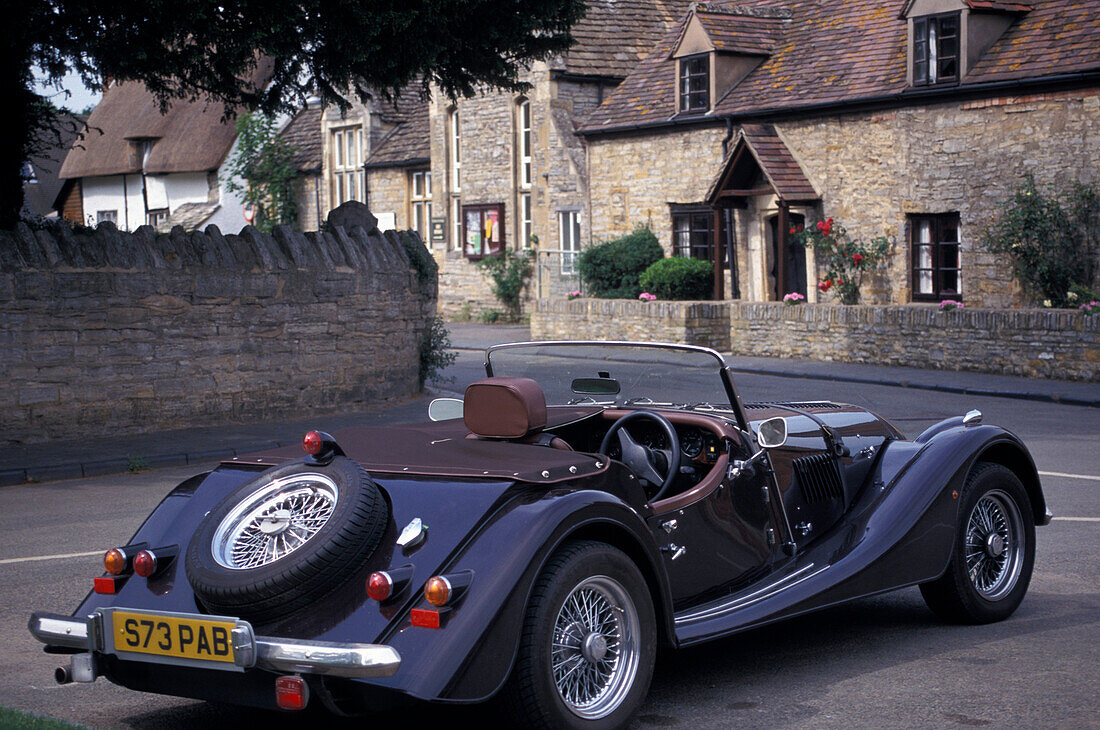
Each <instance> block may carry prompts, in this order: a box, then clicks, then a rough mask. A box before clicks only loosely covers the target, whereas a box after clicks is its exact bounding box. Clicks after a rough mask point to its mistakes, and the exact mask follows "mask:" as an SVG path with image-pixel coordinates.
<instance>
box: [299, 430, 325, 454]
mask: <svg viewBox="0 0 1100 730" xmlns="http://www.w3.org/2000/svg"><path fill="white" fill-rule="evenodd" d="M321 441H322V439H321V434H320V433H318V432H317V431H310V432H309V433H307V434H306V435H305V438H303V439H302V448H303V449H305V451H306V453H307V454H312V455H314V456H316V455H317V454H318V452H320V451H321Z"/></svg>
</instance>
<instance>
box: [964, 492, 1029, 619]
mask: <svg viewBox="0 0 1100 730" xmlns="http://www.w3.org/2000/svg"><path fill="white" fill-rule="evenodd" d="M1023 535H1024V529H1023V519H1022V518H1021V517H1020V510H1019V509H1018V508H1017V507H1016V502H1015V501H1013V499H1012V498H1011V497H1010V496H1008V495H1007V494H1006V493H1004V492H1002V491H1001V490H999V489H995V490H992V491H989V492H987V493H986V494H984V495H982V498H981V499H979V500H978V503H977V504H976V505H974V509H973V510H971V512H970V518H969V519H968V520H967V523H966V569H967V572H968V574H969V575H970V582H971V583H972V584H973V586H974V588H975V590H977V591H978V594H979V595H981V597H982V598H985V599H986V600H988V601H996V600H999V599H1001V598H1004V596H1005V595H1007V594H1008V593H1009V592H1010V591H1011V590H1012V589H1013V588H1014V587H1015V586H1016V581H1017V579H1018V578H1019V577H1020V569H1021V567H1022V565H1023V550H1024V545H1023Z"/></svg>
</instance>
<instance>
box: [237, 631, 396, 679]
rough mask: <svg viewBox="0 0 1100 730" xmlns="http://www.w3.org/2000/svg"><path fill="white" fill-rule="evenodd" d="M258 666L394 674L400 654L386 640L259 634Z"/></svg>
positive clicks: (357, 675) (333, 674)
mask: <svg viewBox="0 0 1100 730" xmlns="http://www.w3.org/2000/svg"><path fill="white" fill-rule="evenodd" d="M256 666H258V667H262V668H264V669H270V670H272V671H276V672H300V673H303V674H323V675H326V676H330V677H354V678H357V679H361V678H366V677H392V676H393V675H394V674H395V673H396V672H397V670H398V669H400V668H401V655H400V654H398V653H397V650H396V649H394V648H393V647H390V646H386V645H384V644H342V643H339V644H338V643H335V642H330V641H299V640H297V639H275V638H271V637H267V636H257V637H256Z"/></svg>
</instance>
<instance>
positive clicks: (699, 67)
mask: <svg viewBox="0 0 1100 730" xmlns="http://www.w3.org/2000/svg"><path fill="white" fill-rule="evenodd" d="M709 108H710V58H709V57H708V56H707V55H706V54H703V55H701V56H688V57H687V58H681V59H680V111H681V112H702V111H706V110H707V109H709Z"/></svg>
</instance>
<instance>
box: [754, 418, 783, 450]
mask: <svg viewBox="0 0 1100 730" xmlns="http://www.w3.org/2000/svg"><path fill="white" fill-rule="evenodd" d="M756 439H757V441H759V442H760V446H761V447H762V448H765V449H775V448H778V447H780V446H782V445H783V444H785V443H787V419H785V418H783V417H781V416H777V417H776V418H769V419H768V420H766V421H764V422H763V423H761V424H760V428H759V429H758V430H757V432H756Z"/></svg>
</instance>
